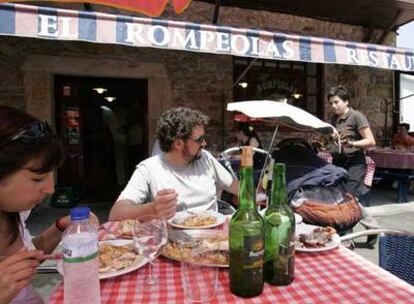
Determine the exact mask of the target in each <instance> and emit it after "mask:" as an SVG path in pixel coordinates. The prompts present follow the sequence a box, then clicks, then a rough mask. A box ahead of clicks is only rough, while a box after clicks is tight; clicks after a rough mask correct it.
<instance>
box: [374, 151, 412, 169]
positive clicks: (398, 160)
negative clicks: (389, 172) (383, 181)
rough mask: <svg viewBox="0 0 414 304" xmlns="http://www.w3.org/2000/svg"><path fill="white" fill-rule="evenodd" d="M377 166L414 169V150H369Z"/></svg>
mask: <svg viewBox="0 0 414 304" xmlns="http://www.w3.org/2000/svg"><path fill="white" fill-rule="evenodd" d="M369 156H370V157H371V158H372V159H373V160H374V161H375V164H376V165H377V167H380V168H388V169H411V170H414V152H409V151H400V150H392V149H375V150H373V151H371V152H369Z"/></svg>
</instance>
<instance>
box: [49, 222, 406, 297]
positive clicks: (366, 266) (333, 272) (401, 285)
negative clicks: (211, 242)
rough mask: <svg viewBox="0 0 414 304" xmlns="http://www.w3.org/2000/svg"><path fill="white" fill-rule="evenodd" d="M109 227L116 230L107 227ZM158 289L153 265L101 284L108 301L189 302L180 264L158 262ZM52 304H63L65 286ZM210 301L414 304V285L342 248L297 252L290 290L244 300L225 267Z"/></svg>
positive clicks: (265, 292) (266, 290)
mask: <svg viewBox="0 0 414 304" xmlns="http://www.w3.org/2000/svg"><path fill="white" fill-rule="evenodd" d="M107 227H110V228H112V227H114V226H112V225H109V226H108V225H107ZM154 272H155V273H156V274H157V276H158V278H159V285H158V286H157V290H154V291H149V290H144V288H143V286H144V278H145V277H146V276H147V275H148V267H147V266H144V267H143V268H140V269H138V270H136V271H134V272H131V273H129V274H126V275H123V276H119V277H116V278H112V279H107V280H102V281H101V297H102V303H184V293H183V285H182V283H181V272H180V264H179V263H177V262H174V261H170V260H167V259H165V258H162V257H161V258H158V259H157V261H156V262H155V265H154ZM50 303H63V287H62V286H59V287H58V288H57V289H56V290H55V291H54V292H53V294H52V296H51V298H50ZM210 303H223V304H226V303H269V304H270V303H318V304H319V303H329V304H331V303H358V304H362V303H414V287H413V286H411V285H409V284H407V283H405V282H404V281H402V280H400V279H398V278H397V277H395V276H393V275H392V274H390V273H388V272H387V271H385V270H383V269H382V268H380V267H378V266H376V265H374V264H372V263H371V262H369V261H368V260H365V259H364V258H362V257H360V256H358V255H357V254H356V253H354V252H352V251H350V250H348V249H346V248H344V247H342V246H340V247H339V248H337V249H334V250H330V251H325V252H320V253H313V254H309V253H297V254H296V261H295V280H294V281H293V283H292V284H290V285H289V286H286V287H276V286H271V285H268V284H265V287H264V290H263V293H262V294H261V295H260V296H257V297H255V298H251V299H241V298H238V297H236V296H234V295H233V294H232V293H231V292H230V290H229V278H228V271H227V270H226V269H221V270H220V272H219V284H218V289H217V295H216V298H215V299H214V300H213V301H211V302H210Z"/></svg>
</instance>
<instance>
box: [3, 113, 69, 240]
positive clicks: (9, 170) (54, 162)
mask: <svg viewBox="0 0 414 304" xmlns="http://www.w3.org/2000/svg"><path fill="white" fill-rule="evenodd" d="M36 122H40V121H39V120H38V119H36V118H34V117H33V116H31V115H29V114H27V113H25V112H23V111H20V110H18V109H15V108H12V107H7V106H0V143H2V144H1V145H0V183H1V182H2V181H4V180H5V179H6V178H7V177H9V176H10V175H11V174H13V173H15V172H17V171H19V170H20V169H22V168H23V167H24V166H25V165H27V163H29V162H30V161H32V160H36V162H35V163H34V164H33V166H32V167H31V168H28V169H29V170H31V171H33V172H36V173H40V174H42V173H46V172H50V171H52V170H54V169H56V168H58V167H59V166H60V165H61V164H62V163H63V160H64V151H63V147H62V144H61V142H60V141H59V139H58V138H57V136H56V135H55V134H54V133H52V132H51V131H50V132H49V133H47V134H46V135H45V136H43V137H42V138H41V140H39V141H38V142H36V141H33V142H31V143H27V142H24V141H23V140H20V139H18V138H17V139H15V140H10V138H12V137H13V136H14V135H16V134H17V133H18V132H19V131H20V130H22V129H23V128H25V127H27V126H28V125H30V124H32V123H36ZM48 128H50V127H49V126H48ZM0 212H1V213H2V214H3V215H4V218H5V220H6V223H5V225H6V227H8V229H10V231H9V233H8V234H9V235H10V240H11V242H13V241H14V240H15V239H16V238H17V235H18V225H19V213H18V212H7V211H1V210H0ZM3 227H4V226H3Z"/></svg>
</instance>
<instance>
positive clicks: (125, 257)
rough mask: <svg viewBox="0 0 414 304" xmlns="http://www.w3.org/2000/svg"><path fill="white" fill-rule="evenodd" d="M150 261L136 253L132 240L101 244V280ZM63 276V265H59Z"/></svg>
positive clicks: (110, 241) (130, 270)
mask: <svg viewBox="0 0 414 304" xmlns="http://www.w3.org/2000/svg"><path fill="white" fill-rule="evenodd" d="M147 263H148V261H147V260H146V259H145V258H144V257H143V256H142V255H140V254H138V253H136V252H135V250H134V246H133V243H132V240H108V241H102V242H99V279H101V280H102V279H108V278H112V277H116V276H120V275H123V274H126V273H129V272H132V271H134V270H136V269H138V268H141V267H142V266H144V265H145V264H147ZM57 270H58V272H59V273H60V274H61V275H63V266H62V263H61V262H60V263H58V265H57Z"/></svg>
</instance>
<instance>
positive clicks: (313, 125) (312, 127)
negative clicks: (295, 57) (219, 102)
mask: <svg viewBox="0 0 414 304" xmlns="http://www.w3.org/2000/svg"><path fill="white" fill-rule="evenodd" d="M227 111H238V112H241V113H243V114H245V115H247V116H249V117H252V118H262V119H266V118H268V119H270V120H272V121H277V122H278V123H279V124H280V125H284V126H288V127H290V128H292V129H295V130H298V131H302V132H303V131H318V132H320V133H323V134H328V135H329V134H333V133H334V134H338V131H337V130H336V129H335V127H334V126H332V125H330V124H328V123H326V122H324V121H322V120H320V119H319V118H317V117H316V116H314V115H312V114H311V113H309V112H306V111H305V110H302V109H300V108H298V107H295V106H293V105H290V104H288V103H287V102H286V100H282V101H273V100H249V101H239V102H230V103H228V104H227Z"/></svg>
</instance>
